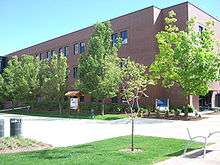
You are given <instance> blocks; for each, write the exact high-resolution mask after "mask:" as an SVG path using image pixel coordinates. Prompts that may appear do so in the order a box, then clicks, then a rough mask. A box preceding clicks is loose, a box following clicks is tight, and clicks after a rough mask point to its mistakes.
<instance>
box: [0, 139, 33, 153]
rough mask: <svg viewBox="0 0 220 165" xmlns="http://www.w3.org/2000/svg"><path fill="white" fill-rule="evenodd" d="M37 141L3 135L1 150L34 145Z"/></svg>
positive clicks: (0, 142) (0, 141)
mask: <svg viewBox="0 0 220 165" xmlns="http://www.w3.org/2000/svg"><path fill="white" fill-rule="evenodd" d="M36 143H37V142H35V141H34V140H30V139H26V138H21V137H2V138H0V150H4V149H7V148H9V149H10V148H19V147H30V146H34V145H35V144H36Z"/></svg>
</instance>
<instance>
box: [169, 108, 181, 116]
mask: <svg viewBox="0 0 220 165" xmlns="http://www.w3.org/2000/svg"><path fill="white" fill-rule="evenodd" d="M170 111H171V113H173V114H174V115H175V116H179V115H180V113H181V112H182V109H180V108H174V109H171V110H170Z"/></svg>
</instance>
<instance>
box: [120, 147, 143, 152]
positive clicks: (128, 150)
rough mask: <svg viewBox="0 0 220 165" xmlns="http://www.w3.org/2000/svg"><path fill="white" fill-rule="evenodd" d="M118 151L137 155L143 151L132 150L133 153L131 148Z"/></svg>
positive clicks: (138, 149) (139, 149)
mask: <svg viewBox="0 0 220 165" xmlns="http://www.w3.org/2000/svg"><path fill="white" fill-rule="evenodd" d="M119 151H120V152H125V153H139V152H143V150H142V149H141V148H134V150H133V151H132V150H131V148H125V149H121V150H119Z"/></svg>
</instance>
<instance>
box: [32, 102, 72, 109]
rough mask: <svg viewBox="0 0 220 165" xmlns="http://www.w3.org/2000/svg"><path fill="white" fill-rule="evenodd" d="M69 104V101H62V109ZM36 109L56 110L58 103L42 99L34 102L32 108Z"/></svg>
mask: <svg viewBox="0 0 220 165" xmlns="http://www.w3.org/2000/svg"><path fill="white" fill-rule="evenodd" d="M68 105H69V101H64V103H63V104H62V107H63V110H65V109H67V107H68ZM32 109H36V110H40V111H41V110H42V111H58V110H59V105H58V102H57V101H51V100H42V101H40V102H37V103H35V104H34V108H32Z"/></svg>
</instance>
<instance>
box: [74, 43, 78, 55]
mask: <svg viewBox="0 0 220 165" xmlns="http://www.w3.org/2000/svg"><path fill="white" fill-rule="evenodd" d="M77 54H79V44H78V43H76V44H74V55H77Z"/></svg>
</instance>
